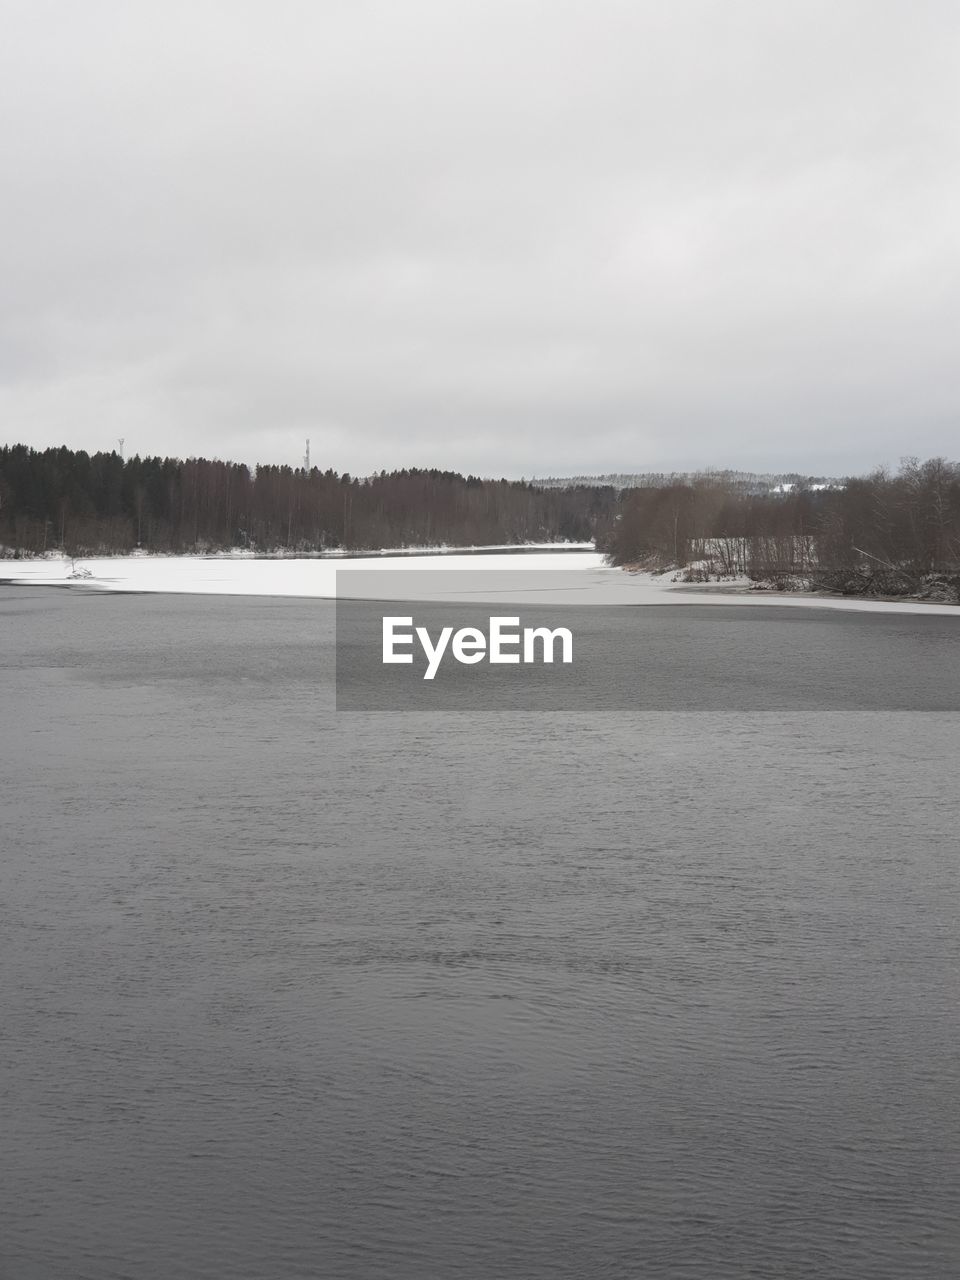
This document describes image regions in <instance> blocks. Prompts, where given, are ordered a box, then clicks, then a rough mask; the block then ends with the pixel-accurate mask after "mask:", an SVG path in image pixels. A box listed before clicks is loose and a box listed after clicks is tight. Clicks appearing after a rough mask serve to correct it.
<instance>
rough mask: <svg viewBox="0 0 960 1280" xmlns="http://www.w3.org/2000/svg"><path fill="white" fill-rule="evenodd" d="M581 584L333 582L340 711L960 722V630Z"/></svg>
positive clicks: (577, 578)
mask: <svg viewBox="0 0 960 1280" xmlns="http://www.w3.org/2000/svg"><path fill="white" fill-rule="evenodd" d="M587 579H588V575H585V574H584V573H583V572H582V571H573V572H571V573H567V572H566V571H553V572H551V571H544V572H530V571H523V570H512V571H506V572H505V573H500V574H488V573H486V572H484V571H479V570H478V571H459V570H458V571H448V570H442V569H437V570H428V571H416V570H403V569H398V570H393V569H386V570H363V571H360V570H349V569H347V570H340V571H338V574H337V592H338V600H337V610H336V689H337V709H338V711H437V710H442V711H466V712H476V711H481V710H482V711H497V710H500V711H527V712H529V711H535V710H543V711H547V712H556V711H602V710H610V711H615V710H618V709H622V710H650V711H669V710H678V711H680V710H682V711H693V710H696V711H724V710H730V711H738V712H743V711H768V712H769V711H798V710H805V711H837V710H849V711H958V710H960V616H958V617H957V618H953V617H949V616H947V617H944V616H931V615H924V614H904V613H900V614H885V613H861V612H855V611H849V612H848V611H838V610H827V609H818V608H817V607H816V606H815V605H811V606H810V607H796V606H792V607H785V606H780V605H777V604H772V605H757V604H753V603H752V602H751V603H743V602H738V601H737V599H736V597H729V598H727V599H725V601H724V603H722V604H704V605H691V604H679V605H678V604H670V603H665V604H656V605H628V604H614V603H608V602H606V599H605V595H604V593H605V591H606V588H605V586H604V584H603V581H602V580H600V581H599V582H597V581H596V580H595V581H594V585H593V587H592V588H591V586H590V584H589V582H588V580H587ZM611 590H612V591H615V590H616V582H615V580H612V581H611ZM593 599H598V600H600V601H601V602H600V603H591V600H593ZM728 601H729V602H728ZM548 659H549V660H548Z"/></svg>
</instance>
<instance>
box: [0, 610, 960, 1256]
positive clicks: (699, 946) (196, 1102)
mask: <svg viewBox="0 0 960 1280" xmlns="http://www.w3.org/2000/svg"><path fill="white" fill-rule="evenodd" d="M798 613H801V614H802V615H803V621H804V625H803V626H798V627H797V628H796V632H797V645H796V651H795V652H789V653H786V654H785V655H784V660H785V661H788V662H789V663H790V665H791V670H793V671H795V670H796V667H797V664H799V665H800V668H801V670H802V667H803V663H804V662H810V663H811V669H810V673H809V675H810V682H811V685H814V684H816V682H817V680H818V678H819V673H818V670H817V669H815V668H814V666H813V664H812V662H811V660H810V658H809V653H810V652H816V653H817V655H818V657H817V663H818V664H820V663H822V661H823V658H822V652H823V644H819V645H816V646H813V647H812V648H811V646H809V645H807V644H806V643H803V642H801V637H803V636H804V635H807V636H810V635H813V632H810V631H809V628H814V629H816V628H818V627H821V626H824V625H826V624H825V623H823V622H822V621H818V616H817V614H816V612H815V611H809V612H808V611H798ZM735 614H736V610H735V608H734V607H732V608H731V615H730V616H735ZM689 616H690V615H686V617H687V618H689ZM881 623H882V620H881ZM670 625H671V626H675V627H676V628H677V635H678V637H683V639H684V645H685V648H684V652H685V653H686V654H687V656H688V657H689V653H690V646H691V645H696V644H697V643H705V642H706V640H707V636H708V634H709V633H708V632H705V631H701V632H700V633H699V634H700V636H701V637H702V639H697V637H696V636H694V635H693V634H692V633H691V632H690V623H689V621H685V615H684V611H683V610H682V609H674V610H671V621H670ZM830 625H831V626H832V627H833V628H836V626H837V622H836V619H833V620H832V621H831V623H830ZM851 625H853V624H852V623H851ZM860 625H863V624H862V622H861V623H860ZM878 625H881V624H878ZM926 625H927V624H926V623H925V622H924V620H922V619H920V620H918V621H917V622H916V623H915V626H914V628H913V630H910V629H909V628H908V629H904V628H902V627H901V628H900V629H899V630H894V631H892V632H891V637H890V641H889V643H890V644H891V645H894V646H898V645H899V646H902V645H913V646H914V647H915V651H916V654H917V661H918V662H923V661H924V656H923V655H924V652H925V647H924V646H925V637H926V635H927V632H926V631H925V626H926ZM940 625H941V626H942V620H941V624H940ZM958 626H960V623H958ZM769 634H770V629H764V628H758V629H757V636H756V643H757V644H758V645H762V644H764V643H767V642H769V641H768V640H767V639H765V637H767V636H769ZM818 634H819V633H818ZM778 635H779V633H778ZM332 636H333V627H332V617H331V606H330V605H329V604H327V603H325V602H313V601H297V600H270V599H257V600H244V599H237V598H230V599H226V598H224V599H217V598H202V597H162V596H113V597H103V596H92V595H91V596H85V595H77V594H73V593H68V592H64V591H56V590H52V589H47V590H43V589H30V588H19V589H18V588H0V664H2V669H0V698H2V702H0V709H2V725H0V779H2V794H0V821H2V830H0V841H2V860H0V888H2V899H0V912H2V914H0V974H2V989H0V1016H2V1022H0V1068H2V1094H0V1099H2V1113H3V1114H2V1155H0V1194H2V1216H0V1258H2V1262H0V1274H3V1276H4V1277H9V1280H34V1278H36V1280H56V1278H59V1277H64V1278H66V1277H70V1278H71V1280H73V1278H77V1277H90V1278H91V1280H113V1278H117V1280H119V1278H120V1277H135V1278H136V1280H140V1278H141V1277H142V1278H144V1280H148V1278H149V1280H153V1278H154V1277H156V1278H158V1280H159V1278H161V1277H162V1278H163V1280H167V1278H169V1277H186V1278H198V1280H199V1278H200V1277H217V1280H220V1278H222V1277H236V1278H237V1280H247V1278H249V1280H253V1278H254V1277H257V1278H261V1277H270V1278H276V1280H282V1278H285V1277H306V1276H311V1277H312V1276H323V1277H341V1276H342V1277H353V1276H356V1277H368V1276H369V1277H390V1278H391V1280H395V1278H406V1277H410V1278H411V1280H413V1278H417V1280H424V1278H427V1277H438V1278H439V1277H452V1278H455V1277H470V1278H471V1280H473V1278H476V1280H480V1278H483V1280H486V1278H488V1277H497V1276H511V1277H514V1276H515V1277H554V1276H558V1277H592V1276H604V1277H634V1276H644V1277H671V1278H672V1277H677V1278H682V1277H691V1278H692V1277H697V1278H698V1280H699V1278H701V1277H710V1280H726V1278H729V1280H741V1278H742V1277H747V1276H757V1277H774V1276H785V1277H791V1278H799V1280H802V1278H804V1277H812V1276H818V1277H830V1278H839V1277H857V1278H860V1277H862V1278H863V1280H904V1278H905V1277H930V1278H931V1280H932V1278H934V1277H935V1278H936V1280H944V1278H946V1277H950V1276H954V1275H957V1274H960V1231H958V1227H957V1220H958V1212H957V1206H958V1204H960V1156H958V1151H960V1088H958V1086H960V1071H958V1065H957V1061H958V1059H957V1045H958V1043H960V1014H958V994H960V935H958V904H960V876H958V852H960V851H958V843H960V841H958V832H960V801H958V797H957V759H958V754H960V752H958V748H960V716H958V715H957V714H956V713H953V714H937V713H935V712H915V713H910V712H902V711H897V712H874V713H867V712H862V713H858V712H851V711H846V712H843V713H831V712H829V711H817V712H813V711H805V710H791V711H788V712H781V713H776V714H774V713H764V712H753V713H749V714H747V713H743V714H735V713H733V712H711V713H698V712H677V713H673V714H666V713H647V714H639V713H633V714H628V713H623V714H620V715H612V714H607V715H604V716H602V717H601V716H591V715H584V714H579V715H569V714H568V715H560V714H551V715H537V714H535V713H524V714H514V715H510V714H506V715H504V714H489V713H486V714H485V713H483V712H476V713H471V714H469V715H466V714H463V715H431V714H422V715H420V714H407V715H403V714H369V715H368V714H349V715H344V714H340V715H337V714H336V713H335V711H334V710H333V691H332V671H333V661H332V648H331V646H332ZM777 642H778V643H780V644H782V643H783V641H782V636H780V637H779V639H778V641H777ZM891 652H892V651H891ZM898 656H899V658H901V659H902V656H903V655H902V653H899V655H898ZM749 658H750V655H749V654H745V655H744V659H745V661H749ZM881 666H882V664H881ZM876 676H877V678H878V679H882V678H883V671H882V669H878V670H877V672H876Z"/></svg>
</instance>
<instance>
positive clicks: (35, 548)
mask: <svg viewBox="0 0 960 1280" xmlns="http://www.w3.org/2000/svg"><path fill="white" fill-rule="evenodd" d="M615 506H616V492H615V490H614V489H613V488H610V487H606V486H587V485H580V486H576V487H574V488H569V489H554V490H545V489H542V488H538V487H535V486H533V485H531V484H527V483H525V482H523V481H509V480H481V479H478V478H476V477H475V476H466V477H464V476H461V475H457V474H455V473H453V472H449V471H436V470H408V471H393V472H389V473H387V472H381V473H380V474H378V475H375V476H371V477H368V478H366V479H362V480H361V479H358V478H355V477H352V476H350V475H348V474H342V475H340V474H338V473H337V472H335V471H332V470H327V471H321V470H320V469H319V468H316V467H314V468H312V469H311V470H309V471H307V470H305V469H302V468H298V469H294V468H292V467H288V466H258V467H256V468H255V469H254V470H252V471H251V470H250V469H249V468H248V467H246V466H245V465H242V464H238V463H232V462H220V461H211V460H208V459H206V458H190V459H189V460H187V461H181V460H179V459H175V458H140V457H133V458H128V459H126V460H124V459H123V458H121V457H120V455H119V454H118V453H116V452H113V453H94V454H88V453H85V452H83V451H77V452H74V451H73V450H70V449H67V448H59V449H45V450H42V451H40V450H34V449H30V448H28V447H26V446H25V445H19V444H18V445H13V446H5V447H2V448H0V544H2V545H3V546H4V547H5V548H7V554H10V552H11V551H12V553H13V554H14V555H36V554H42V553H43V552H44V551H50V550H51V549H56V548H62V549H63V550H64V551H65V552H66V553H67V554H72V555H77V554H87V555H89V554H92V553H96V552H107V553H110V552H124V551H131V550H133V549H135V548H142V549H144V550H146V551H157V552H186V551H213V550H220V549H226V548H245V549H249V550H254V551H260V552H264V553H270V552H276V551H280V550H285V551H290V552H301V553H309V552H319V551H324V550H335V549H358V550H362V549H370V548H379V547H404V546H431V545H438V544H445V545H449V546H479V545H484V544H502V543H524V542H553V541H589V540H590V539H591V538H593V537H595V536H596V535H597V533H598V532H599V531H600V528H601V526H602V527H604V528H605V527H607V526H608V525H609V524H610V523H611V522H612V519H613V515H614V510H615Z"/></svg>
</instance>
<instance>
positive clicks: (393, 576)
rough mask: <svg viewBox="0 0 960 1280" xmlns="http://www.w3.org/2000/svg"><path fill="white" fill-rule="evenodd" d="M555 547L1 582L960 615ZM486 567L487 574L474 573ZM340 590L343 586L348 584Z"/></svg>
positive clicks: (116, 563)
mask: <svg viewBox="0 0 960 1280" xmlns="http://www.w3.org/2000/svg"><path fill="white" fill-rule="evenodd" d="M550 545H551V547H552V548H553V549H551V550H547V549H546V548H544V547H541V548H537V549H534V548H530V547H524V548H522V551H523V554H517V550H518V549H517V548H486V549H484V550H483V551H480V550H479V549H477V550H472V549H471V550H466V549H459V550H457V551H446V552H444V553H443V554H437V553H434V554H429V553H428V554H424V553H423V552H420V553H418V554H415V553H405V554H403V555H400V556H396V557H394V558H392V560H391V559H390V557H388V556H386V555H383V554H377V555H372V556H363V557H357V558H355V557H323V558H317V557H310V558H295V557H281V558H269V559H267V558H261V557H257V556H252V555H242V554H241V555H221V556H216V555H210V556H143V555H139V556H138V555H133V556H114V557H104V558H82V559H77V560H76V561H72V560H69V559H63V558H59V559H54V558H51V557H46V558H38V559H34V560H6V561H0V584H4V583H14V584H16V585H20V586H33V587H61V588H63V587H66V588H69V589H72V590H79V591H86V592H90V591H102V592H157V593H166V594H174V595H183V594H189V595H235V596H281V597H283V596H288V597H300V598H312V599H334V598H336V595H337V572H338V570H339V571H340V572H341V573H343V572H348V573H350V575H351V579H350V594H351V595H354V596H356V595H358V594H359V595H367V594H368V592H367V591H366V590H365V589H364V582H363V577H362V576H361V575H365V574H366V573H368V572H370V571H376V573H375V575H374V576H372V577H371V578H370V579H369V582H370V590H369V595H370V598H379V599H384V598H386V599H389V598H395V599H404V598H411V588H413V589H414V591H415V594H414V595H413V598H417V599H429V598H437V599H439V598H443V599H446V600H450V599H454V598H456V597H457V596H458V595H459V594H460V593H459V590H458V588H457V587H454V588H452V589H451V585H450V583H451V578H450V575H451V574H452V573H459V572H462V573H463V575H464V580H463V592H462V594H463V598H464V599H470V600H473V601H476V600H477V599H478V598H479V597H480V596H482V598H483V599H484V600H485V601H486V600H490V601H501V602H505V603H506V602H509V603H514V604H519V603H523V602H524V593H525V589H526V588H527V587H528V585H529V584H530V582H531V578H530V577H529V576H527V577H525V578H524V579H520V578H517V577H516V576H515V575H516V574H517V573H518V572H520V571H522V572H524V573H525V574H526V575H530V574H534V573H535V574H537V575H538V581H537V585H536V591H535V594H534V593H533V592H532V591H531V593H530V599H531V602H532V601H533V600H534V599H535V600H536V601H537V602H538V603H543V604H546V603H550V604H558V605H559V604H562V605H567V604H573V605H593V606H607V605H620V606H627V607H630V606H634V607H635V606H639V605H684V604H686V605H691V604H695V605H713V606H723V605H726V606H730V605H737V606H743V605H748V606H757V605H759V606H765V607H767V608H770V607H775V608H807V609H809V608H816V609H833V610H841V611H845V612H851V611H852V612H857V613H903V614H928V615H943V616H945V615H950V616H951V617H960V608H958V607H957V606H955V605H946V604H925V603H922V602H919V601H904V600H865V599H862V598H852V597H844V596H826V595H816V594H812V593H811V594H807V593H802V592H789V593H777V592H773V591H757V590H754V589H751V587H750V584H749V583H748V582H747V581H746V580H744V581H742V582H740V581H738V582H734V583H724V584H712V583H711V584H703V585H700V584H697V585H694V584H684V583H680V584H678V583H676V582H675V581H673V579H672V577H671V576H670V575H667V574H659V575H657V574H652V573H644V572H626V571H624V570H622V569H616V568H611V567H609V566H608V565H607V564H606V563H605V562H604V558H603V556H601V555H600V554H598V553H597V552H594V551H590V550H588V549H584V548H583V547H580V548H574V547H568V554H563V553H562V552H558V551H557V550H556V549H555V548H556V544H550ZM415 570H425V571H430V572H431V573H432V572H436V571H443V572H444V575H445V576H444V578H443V579H442V580H441V579H439V578H438V579H436V581H437V584H438V585H437V590H436V591H433V590H431V587H430V580H429V578H427V577H424V576H422V575H418V576H417V577H416V578H413V577H411V576H410V573H411V571H415ZM478 572H482V574H483V577H482V578H478V577H476V576H475V575H476V574H477V573H478ZM341 594H342V592H341Z"/></svg>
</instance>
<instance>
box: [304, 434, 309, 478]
mask: <svg viewBox="0 0 960 1280" xmlns="http://www.w3.org/2000/svg"><path fill="white" fill-rule="evenodd" d="M303 469H304V471H309V470H310V437H309V436H308V437H307V451H306V453H305V454H304V455H303Z"/></svg>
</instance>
